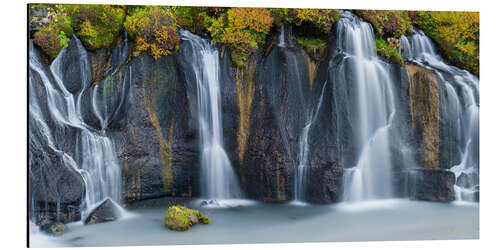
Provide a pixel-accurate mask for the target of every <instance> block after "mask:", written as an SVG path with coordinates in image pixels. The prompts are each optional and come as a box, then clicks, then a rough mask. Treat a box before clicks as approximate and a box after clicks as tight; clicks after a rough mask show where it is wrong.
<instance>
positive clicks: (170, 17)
mask: <svg viewBox="0 0 500 250" xmlns="http://www.w3.org/2000/svg"><path fill="white" fill-rule="evenodd" d="M124 26H125V30H126V31H127V33H128V34H129V35H130V37H131V38H132V39H134V40H135V41H136V43H137V45H136V49H137V51H141V52H148V53H149V54H150V55H151V56H153V57H154V58H155V59H158V58H159V57H160V56H162V55H168V54H170V53H171V51H173V50H177V49H178V48H179V43H180V38H179V33H178V32H177V22H176V20H175V16H174V14H173V13H172V11H171V10H170V9H169V8H167V7H158V6H147V7H145V8H135V9H134V10H133V11H132V13H131V15H129V16H127V20H126V21H125V23H124Z"/></svg>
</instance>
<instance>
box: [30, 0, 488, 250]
mask: <svg viewBox="0 0 500 250" xmlns="http://www.w3.org/2000/svg"><path fill="white" fill-rule="evenodd" d="M166 4H168V3H166ZM27 11H28V23H27V25H28V34H27V36H28V38H27V42H28V58H27V66H28V76H27V85H28V110H27V112H28V137H27V140H28V149H27V151H28V152H27V154H28V156H27V158H28V166H27V172H28V194H27V199H28V201H27V202H28V214H27V215H28V218H27V220H28V222H27V223H28V227H29V233H28V245H29V247H81V246H147V245H186V244H243V243H295V242H346V241H396V240H397V241H401V240H453V239H479V102H480V99H479V12H455V11H421V10H419V11H411V10H361V9H303V8H244V7H206V6H205V7H197V6H140V5H89V4H28V5H27Z"/></svg>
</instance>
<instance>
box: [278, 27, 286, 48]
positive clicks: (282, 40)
mask: <svg viewBox="0 0 500 250" xmlns="http://www.w3.org/2000/svg"><path fill="white" fill-rule="evenodd" d="M278 47H282V48H284V47H286V41H285V24H284V23H281V27H280V35H279V42H278Z"/></svg>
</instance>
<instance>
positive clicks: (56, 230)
mask: <svg viewBox="0 0 500 250" xmlns="http://www.w3.org/2000/svg"><path fill="white" fill-rule="evenodd" d="M41 229H42V231H44V232H46V233H48V234H50V235H54V236H59V235H61V234H63V233H65V232H66V231H68V227H67V226H66V225H64V224H63V223H61V222H55V223H50V224H46V225H43V226H41Z"/></svg>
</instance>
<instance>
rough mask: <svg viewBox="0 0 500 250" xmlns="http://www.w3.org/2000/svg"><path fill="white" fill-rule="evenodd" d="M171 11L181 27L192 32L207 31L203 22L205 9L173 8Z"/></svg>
mask: <svg viewBox="0 0 500 250" xmlns="http://www.w3.org/2000/svg"><path fill="white" fill-rule="evenodd" d="M171 10H172V12H173V13H174V14H175V19H176V20H177V24H178V25H179V26H181V27H183V28H185V29H188V30H190V31H191V32H197V31H204V30H205V24H204V22H203V19H204V17H203V12H205V11H206V8H205V7H186V6H172V7H171Z"/></svg>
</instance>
